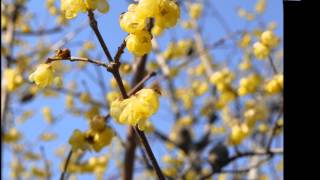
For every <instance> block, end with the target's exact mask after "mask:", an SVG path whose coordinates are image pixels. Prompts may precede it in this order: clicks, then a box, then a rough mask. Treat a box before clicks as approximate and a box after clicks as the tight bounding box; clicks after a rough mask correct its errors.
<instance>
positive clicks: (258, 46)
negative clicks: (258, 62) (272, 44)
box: [253, 42, 270, 59]
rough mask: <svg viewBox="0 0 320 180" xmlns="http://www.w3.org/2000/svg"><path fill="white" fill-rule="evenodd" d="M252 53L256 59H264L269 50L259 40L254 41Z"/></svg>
mask: <svg viewBox="0 0 320 180" xmlns="http://www.w3.org/2000/svg"><path fill="white" fill-rule="evenodd" d="M253 53H254V55H255V56H256V57H257V59H266V58H267V57H268V56H269V53H270V50H269V48H268V47H267V46H265V45H264V44H263V43H261V42H256V43H254V45H253Z"/></svg>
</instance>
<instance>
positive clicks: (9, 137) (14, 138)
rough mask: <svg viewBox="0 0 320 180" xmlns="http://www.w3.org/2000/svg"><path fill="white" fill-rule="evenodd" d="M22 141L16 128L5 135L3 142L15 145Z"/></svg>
mask: <svg viewBox="0 0 320 180" xmlns="http://www.w3.org/2000/svg"><path fill="white" fill-rule="evenodd" d="M20 139H21V133H20V132H19V131H18V130H17V129H16V128H11V129H9V130H8V132H6V133H4V136H3V141H4V142H5V143H15V142H18V141H19V140H20Z"/></svg>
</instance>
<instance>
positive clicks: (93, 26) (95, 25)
mask: <svg viewBox="0 0 320 180" xmlns="http://www.w3.org/2000/svg"><path fill="white" fill-rule="evenodd" d="M88 17H89V21H90V27H91V29H92V30H93V32H94V33H95V34H96V36H97V38H98V40H99V43H100V45H101V47H102V49H103V52H104V54H105V55H106V56H107V58H108V60H109V62H112V61H113V60H112V56H111V54H110V52H109V50H108V47H107V45H106V43H105V42H104V40H103V37H102V35H101V33H100V31H99V28H98V23H97V20H96V19H95V17H94V13H93V11H92V10H88Z"/></svg>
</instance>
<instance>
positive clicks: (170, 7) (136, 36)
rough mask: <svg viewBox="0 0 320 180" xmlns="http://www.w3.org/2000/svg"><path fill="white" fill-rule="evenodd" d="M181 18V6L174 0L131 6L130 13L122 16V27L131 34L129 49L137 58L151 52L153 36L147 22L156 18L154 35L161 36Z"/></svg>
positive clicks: (146, 0) (147, 1) (141, 1)
mask: <svg viewBox="0 0 320 180" xmlns="http://www.w3.org/2000/svg"><path fill="white" fill-rule="evenodd" d="M179 16H180V9H179V6H178V5H177V4H176V3H175V2H174V1H172V0H153V1H150V0H140V1H139V3H138V4H130V5H129V7H128V12H126V13H123V14H122V15H121V16H120V27H121V28H122V29H123V30H124V31H126V32H127V33H129V36H128V37H127V38H126V44H127V48H128V50H129V51H130V52H132V53H133V54H135V55H137V56H142V55H144V54H146V53H149V52H150V51H151V48H152V45H151V39H152V37H151V34H150V33H149V32H148V30H147V20H148V19H149V18H154V20H155V23H154V27H153V29H152V33H153V34H154V35H160V34H161V33H162V32H163V30H164V29H165V28H170V27H173V26H175V25H176V23H177V21H178V19H179Z"/></svg>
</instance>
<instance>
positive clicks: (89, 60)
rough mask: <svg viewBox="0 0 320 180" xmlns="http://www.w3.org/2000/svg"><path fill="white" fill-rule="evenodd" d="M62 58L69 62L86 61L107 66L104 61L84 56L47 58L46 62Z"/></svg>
mask: <svg viewBox="0 0 320 180" xmlns="http://www.w3.org/2000/svg"><path fill="white" fill-rule="evenodd" d="M62 60H68V61H70V62H88V63H92V64H95V65H98V66H103V67H105V68H107V67H108V65H107V64H106V63H103V62H100V61H97V60H92V59H89V58H84V57H70V58H66V59H61V58H48V59H47V61H46V63H51V62H53V61H62Z"/></svg>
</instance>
